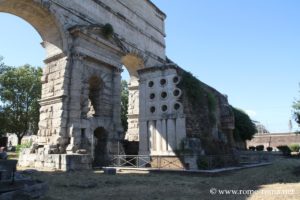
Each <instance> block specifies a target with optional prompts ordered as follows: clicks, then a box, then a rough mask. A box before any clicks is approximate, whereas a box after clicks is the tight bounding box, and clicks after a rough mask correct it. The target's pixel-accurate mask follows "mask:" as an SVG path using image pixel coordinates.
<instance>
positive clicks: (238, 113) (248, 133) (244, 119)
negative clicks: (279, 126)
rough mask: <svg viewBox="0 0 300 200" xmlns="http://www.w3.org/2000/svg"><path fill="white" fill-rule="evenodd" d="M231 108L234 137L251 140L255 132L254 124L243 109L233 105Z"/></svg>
mask: <svg viewBox="0 0 300 200" xmlns="http://www.w3.org/2000/svg"><path fill="white" fill-rule="evenodd" d="M232 110H233V114H234V120H235V129H234V132H233V134H234V138H235V139H236V140H242V141H246V140H251V139H252V137H253V135H254V134H255V133H257V130H256V127H255V124H254V123H253V122H252V120H251V119H250V117H249V116H248V115H247V114H246V113H245V112H244V111H243V110H240V109H237V108H234V107H232Z"/></svg>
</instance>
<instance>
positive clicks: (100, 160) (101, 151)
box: [93, 127, 109, 167]
mask: <svg viewBox="0 0 300 200" xmlns="http://www.w3.org/2000/svg"><path fill="white" fill-rule="evenodd" d="M107 142H108V132H107V131H106V130H105V129H104V128H103V127H99V128H97V129H95V131H94V161H93V167H103V166H107V165H108V164H109V157H108V155H107Z"/></svg>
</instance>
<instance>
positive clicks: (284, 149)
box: [277, 145, 291, 156]
mask: <svg viewBox="0 0 300 200" xmlns="http://www.w3.org/2000/svg"><path fill="white" fill-rule="evenodd" d="M277 149H279V150H280V151H281V152H282V154H283V155H284V156H289V155H291V149H290V148H289V147H288V146H286V145H281V146H278V147H277Z"/></svg>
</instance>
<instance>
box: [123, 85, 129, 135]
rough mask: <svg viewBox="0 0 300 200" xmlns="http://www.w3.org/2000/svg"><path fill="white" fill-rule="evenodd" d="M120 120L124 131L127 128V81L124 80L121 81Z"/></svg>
mask: <svg viewBox="0 0 300 200" xmlns="http://www.w3.org/2000/svg"><path fill="white" fill-rule="evenodd" d="M121 87H122V88H121V89H122V91H121V121H122V126H123V128H124V131H125V132H126V131H127V129H128V122H127V119H128V117H127V114H128V96H129V91H128V83H127V82H126V81H125V80H122V82H121Z"/></svg>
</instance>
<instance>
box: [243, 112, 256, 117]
mask: <svg viewBox="0 0 300 200" xmlns="http://www.w3.org/2000/svg"><path fill="white" fill-rule="evenodd" d="M245 112H246V113H247V114H248V115H249V116H250V117H251V118H253V117H255V116H256V115H257V113H256V112H255V111H254V110H245Z"/></svg>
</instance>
